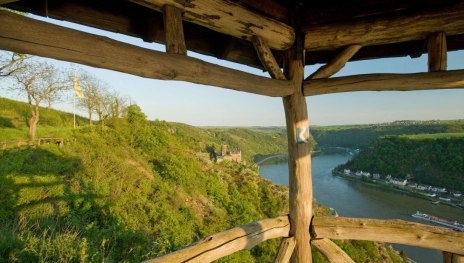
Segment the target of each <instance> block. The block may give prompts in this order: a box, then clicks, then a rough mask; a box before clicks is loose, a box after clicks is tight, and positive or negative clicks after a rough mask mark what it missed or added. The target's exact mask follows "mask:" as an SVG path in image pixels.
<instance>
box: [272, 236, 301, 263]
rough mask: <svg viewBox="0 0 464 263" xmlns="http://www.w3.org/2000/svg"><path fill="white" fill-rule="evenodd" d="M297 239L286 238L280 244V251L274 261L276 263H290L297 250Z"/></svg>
mask: <svg viewBox="0 0 464 263" xmlns="http://www.w3.org/2000/svg"><path fill="white" fill-rule="evenodd" d="M295 245H296V243H295V237H284V238H282V241H281V242H280V246H279V251H278V252H277V255H276V257H275V259H274V263H288V262H289V261H290V258H291V257H292V253H293V250H294V249H295Z"/></svg>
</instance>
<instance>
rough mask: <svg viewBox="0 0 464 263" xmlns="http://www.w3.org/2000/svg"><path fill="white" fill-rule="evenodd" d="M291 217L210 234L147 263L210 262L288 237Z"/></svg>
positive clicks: (258, 222) (263, 221)
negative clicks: (274, 239)
mask: <svg viewBox="0 0 464 263" xmlns="http://www.w3.org/2000/svg"><path fill="white" fill-rule="evenodd" d="M289 231H290V223H289V220H288V216H280V217H276V218H271V219H263V220H260V221H257V222H253V223H251V224H248V225H244V226H241V227H236V228H233V229H230V230H227V231H224V232H221V233H217V234H214V235H211V236H209V237H206V238H203V239H202V240H200V241H198V242H197V243H194V244H192V245H190V246H188V247H185V248H183V249H180V250H178V251H175V252H173V253H171V254H168V255H165V256H161V257H158V258H154V259H151V260H148V261H145V262H147V263H148V262H150V263H158V262H201V263H203V262H211V261H213V260H216V259H219V258H221V257H224V256H227V255H230V254H232V253H234V252H236V251H239V250H243V249H251V248H253V247H254V246H256V245H257V244H259V243H261V242H264V241H266V240H268V239H272V238H278V237H287V236H288V233H289Z"/></svg>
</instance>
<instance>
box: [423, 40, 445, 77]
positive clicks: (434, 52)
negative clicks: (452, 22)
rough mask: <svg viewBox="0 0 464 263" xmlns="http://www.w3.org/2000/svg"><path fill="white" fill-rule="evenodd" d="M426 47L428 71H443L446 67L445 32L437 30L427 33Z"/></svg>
mask: <svg viewBox="0 0 464 263" xmlns="http://www.w3.org/2000/svg"><path fill="white" fill-rule="evenodd" d="M427 49H428V59H429V61H428V62H429V63H428V64H429V72H433V71H445V70H446V67H447V59H446V57H447V56H446V55H447V54H446V52H447V48H446V33H445V32H437V33H433V34H431V35H429V36H428V37H427Z"/></svg>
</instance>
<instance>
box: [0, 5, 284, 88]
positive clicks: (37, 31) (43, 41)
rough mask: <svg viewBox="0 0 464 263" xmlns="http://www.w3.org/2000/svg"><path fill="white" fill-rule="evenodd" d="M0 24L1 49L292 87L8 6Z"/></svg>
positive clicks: (209, 81) (149, 73) (141, 71)
mask: <svg viewBox="0 0 464 263" xmlns="http://www.w3.org/2000/svg"><path fill="white" fill-rule="evenodd" d="M0 24H1V25H2V26H1V27H0V48H1V49H6V50H10V51H15V52H21V53H26V54H34V55H40V56H45V57H50V58H55V59H59V60H64V61H70V62H75V63H80V64H85V65H89V66H94V67H101V68H106V69H112V70H116V71H120V72H125V73H130V74H134V75H137V76H141V77H146V78H154V79H162V80H183V81H189V82H192V83H197V84H204V85H213V86H218V87H223V88H227V89H232V90H238V91H245V92H250V93H256V94H261V95H268V96H287V95H289V94H292V93H293V89H292V84H291V82H289V81H282V80H274V79H270V78H265V77H260V76H256V75H253V74H249V73H245V72H242V71H238V70H234V69H230V68H225V67H222V66H218V65H215V64H211V63H207V62H204V61H201V60H199V59H195V58H189V57H187V56H178V55H173V54H166V53H162V52H157V51H153V50H148V49H143V48H140V47H137V46H133V45H129V44H125V43H121V42H118V41H115V40H112V39H109V38H105V37H100V36H96V35H92V34H89V33H84V32H80V31H77V30H73V29H68V28H64V27H60V26H57V25H53V24H49V23H46V22H42V21H37V20H34V19H31V18H28V17H25V16H20V15H16V14H13V13H11V12H7V11H0ZM89 47H92V48H89Z"/></svg>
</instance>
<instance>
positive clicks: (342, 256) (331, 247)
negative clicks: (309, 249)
mask: <svg viewBox="0 0 464 263" xmlns="http://www.w3.org/2000/svg"><path fill="white" fill-rule="evenodd" d="M311 245H313V246H314V247H315V248H316V249H317V250H319V252H321V253H322V255H324V257H325V258H326V259H327V260H328V261H329V262H336V263H354V261H353V260H352V259H351V258H350V256H348V255H347V254H346V253H345V251H343V250H342V249H341V248H340V247H338V246H337V244H335V243H334V242H332V241H331V240H330V239H327V238H322V239H313V240H311Z"/></svg>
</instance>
